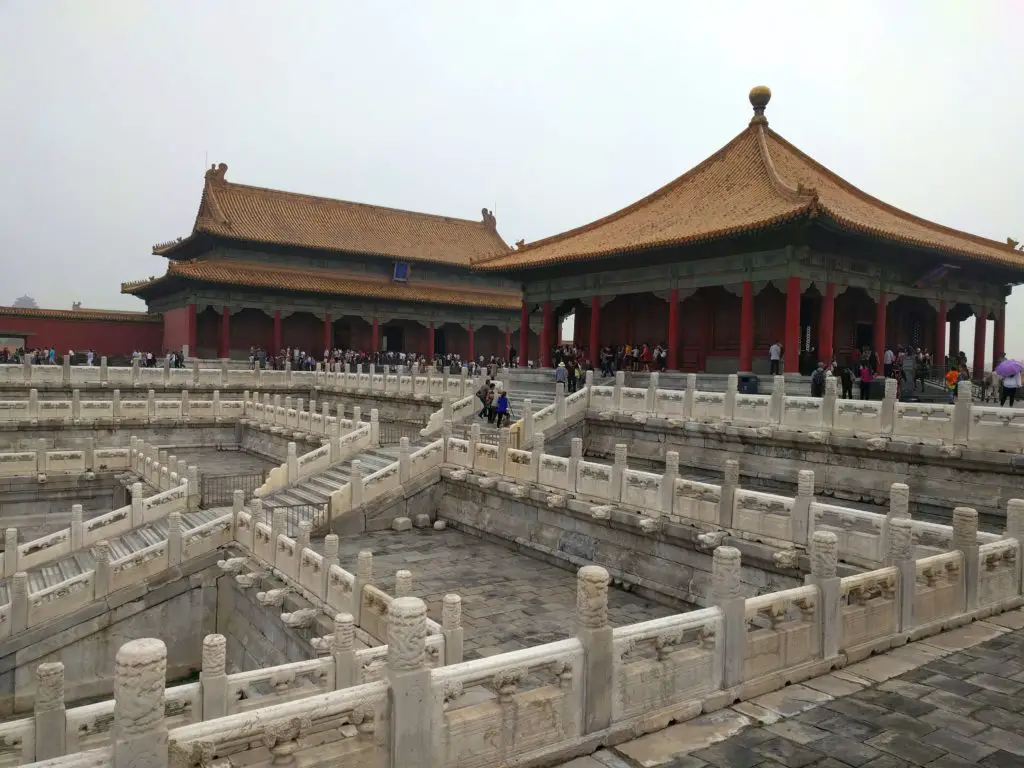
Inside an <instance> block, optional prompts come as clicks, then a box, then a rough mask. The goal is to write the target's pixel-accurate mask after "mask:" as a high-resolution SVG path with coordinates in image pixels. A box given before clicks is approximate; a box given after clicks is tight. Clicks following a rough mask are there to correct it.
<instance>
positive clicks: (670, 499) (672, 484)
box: [661, 451, 679, 517]
mask: <svg viewBox="0 0 1024 768" xmlns="http://www.w3.org/2000/svg"><path fill="white" fill-rule="evenodd" d="M678 477H679V453H678V451H666V452H665V472H664V474H662V476H661V514H663V515H665V516H666V517H668V516H669V515H671V514H672V508H673V504H674V502H675V492H676V480H677V479H678Z"/></svg>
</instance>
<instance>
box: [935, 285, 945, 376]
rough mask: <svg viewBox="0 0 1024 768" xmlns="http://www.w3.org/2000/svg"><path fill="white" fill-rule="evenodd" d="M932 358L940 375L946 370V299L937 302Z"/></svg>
mask: <svg viewBox="0 0 1024 768" xmlns="http://www.w3.org/2000/svg"><path fill="white" fill-rule="evenodd" d="M933 359H934V360H935V365H937V366H938V367H939V368H940V369H941V370H940V371H939V375H940V376H941V375H942V374H944V373H945V372H946V364H945V361H946V300H945V299H942V300H941V301H940V302H939V309H938V310H937V311H936V313H935V353H934V357H933Z"/></svg>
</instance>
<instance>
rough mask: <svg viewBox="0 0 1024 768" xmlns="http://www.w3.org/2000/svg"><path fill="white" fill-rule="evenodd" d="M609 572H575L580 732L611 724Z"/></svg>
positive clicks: (587, 567) (592, 568)
mask: <svg viewBox="0 0 1024 768" xmlns="http://www.w3.org/2000/svg"><path fill="white" fill-rule="evenodd" d="M608 582H609V577H608V571H607V570H605V569H604V568H602V567H601V566H599V565H585V566H583V567H582V568H580V569H579V570H578V571H577V572H576V636H577V637H578V638H579V641H580V644H581V645H582V646H583V733H584V734H587V733H594V732H595V731H601V730H604V729H605V728H608V727H609V726H610V725H611V722H612V703H611V702H612V695H613V692H614V686H615V681H614V678H613V676H612V666H613V662H612V656H613V653H614V651H613V647H612V627H611V624H609V623H608Z"/></svg>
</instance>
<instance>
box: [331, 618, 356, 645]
mask: <svg viewBox="0 0 1024 768" xmlns="http://www.w3.org/2000/svg"><path fill="white" fill-rule="evenodd" d="M355 629H356V620H355V617H354V616H353V615H352V614H351V613H339V614H337V615H336V616H335V617H334V634H333V635H332V636H331V651H332V652H333V653H345V652H346V651H351V650H352V649H353V648H354V647H355Z"/></svg>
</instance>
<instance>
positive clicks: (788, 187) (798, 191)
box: [748, 121, 818, 205]
mask: <svg viewBox="0 0 1024 768" xmlns="http://www.w3.org/2000/svg"><path fill="white" fill-rule="evenodd" d="M765 128H766V124H765V123H764V121H761V122H756V123H755V122H751V124H750V127H749V128H748V130H751V131H755V132H756V133H757V148H758V151H759V152H760V154H761V161H762V162H763V163H764V166H765V170H767V171H768V180H769V181H770V182H771V183H772V186H773V187H774V188H775V190H776V191H777V192H779V193H780V194H781V195H783V196H784V197H786V198H788V199H790V200H793V201H794V202H807V203H810V204H812V205H813V204H815V203H816V201H817V200H818V191H817V190H816V189H814V188H808V187H805V186H804V185H803V184H797V185H796V186H793V185H792V184H790V183H789V182H788V181H786V179H784V178H783V177H782V174H781V173H779V171H778V169H777V168H776V167H775V161H774V160H772V153H771V151H770V150H769V149H768V139H767V137H766V136H765V133H764V132H765Z"/></svg>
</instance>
